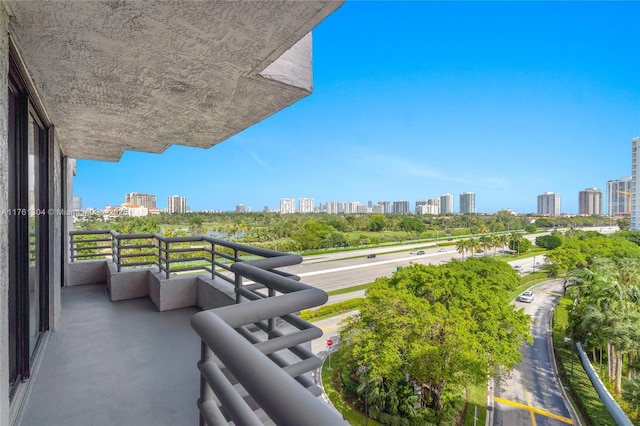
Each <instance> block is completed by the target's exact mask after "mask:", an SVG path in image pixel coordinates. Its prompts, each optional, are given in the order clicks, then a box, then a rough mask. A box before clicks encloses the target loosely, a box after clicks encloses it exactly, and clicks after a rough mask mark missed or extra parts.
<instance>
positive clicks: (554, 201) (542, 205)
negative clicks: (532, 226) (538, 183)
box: [538, 192, 560, 216]
mask: <svg viewBox="0 0 640 426" xmlns="http://www.w3.org/2000/svg"><path fill="white" fill-rule="evenodd" d="M538 214H544V215H548V216H560V194H554V193H553V192H545V193H544V194H542V195H538Z"/></svg>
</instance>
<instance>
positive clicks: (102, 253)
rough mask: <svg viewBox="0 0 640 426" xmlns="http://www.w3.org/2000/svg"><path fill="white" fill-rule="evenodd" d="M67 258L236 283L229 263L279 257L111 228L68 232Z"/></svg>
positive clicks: (207, 240) (198, 239)
mask: <svg viewBox="0 0 640 426" xmlns="http://www.w3.org/2000/svg"><path fill="white" fill-rule="evenodd" d="M69 235H70V246H69V247H70V260H71V262H76V261H82V260H100V259H102V260H105V259H110V260H111V261H112V262H113V263H114V264H115V265H116V267H117V270H118V272H120V271H122V270H123V268H135V267H157V268H158V272H163V273H164V274H165V277H166V278H170V277H171V275H172V274H174V273H176V272H189V271H206V272H208V273H210V274H211V278H216V277H219V278H221V279H223V280H225V281H228V282H230V283H232V284H235V279H234V277H233V275H234V274H233V273H232V272H231V269H230V267H231V265H232V264H234V263H235V262H238V261H246V260H252V259H256V258H270V257H281V256H283V254H284V253H282V252H278V251H275V250H268V249H262V248H258V247H252V246H247V245H243V244H238V243H234V242H231V241H226V240H221V239H218V238H212V237H207V236H193V237H165V236H164V235H159V234H121V233H118V232H116V231H112V230H94V231H71V232H69Z"/></svg>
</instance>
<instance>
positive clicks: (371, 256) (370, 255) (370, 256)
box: [367, 253, 376, 259]
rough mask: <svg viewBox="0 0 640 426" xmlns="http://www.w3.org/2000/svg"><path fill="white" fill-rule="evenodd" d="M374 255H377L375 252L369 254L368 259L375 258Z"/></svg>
mask: <svg viewBox="0 0 640 426" xmlns="http://www.w3.org/2000/svg"><path fill="white" fill-rule="evenodd" d="M374 257H376V254H375V253H371V254H368V255H367V259H373V258H374Z"/></svg>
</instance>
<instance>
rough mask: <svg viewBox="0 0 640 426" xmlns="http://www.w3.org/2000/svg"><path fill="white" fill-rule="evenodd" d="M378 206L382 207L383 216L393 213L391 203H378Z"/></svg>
mask: <svg viewBox="0 0 640 426" xmlns="http://www.w3.org/2000/svg"><path fill="white" fill-rule="evenodd" d="M378 204H379V205H381V206H382V213H383V214H389V213H393V211H392V210H391V203H390V202H389V201H378Z"/></svg>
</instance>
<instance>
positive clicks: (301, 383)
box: [19, 231, 345, 425]
mask: <svg viewBox="0 0 640 426" xmlns="http://www.w3.org/2000/svg"><path fill="white" fill-rule="evenodd" d="M70 248H71V256H70V258H71V260H72V262H71V263H70V264H69V284H71V285H68V286H67V287H64V288H63V289H62V317H61V321H60V324H59V327H58V331H56V332H53V333H49V335H48V336H47V337H46V338H45V340H44V342H43V343H44V344H45V345H46V346H45V348H44V351H42V359H41V360H38V361H37V365H38V367H37V370H36V373H35V375H34V377H33V378H32V381H31V385H30V386H31V388H30V390H29V397H28V399H27V401H26V402H25V404H24V407H23V410H22V414H21V417H20V419H19V421H20V423H21V424H24V425H86V424H94V425H102V424H118V425H134V424H135V425H146V424H149V425H182V424H195V423H196V422H198V419H200V420H199V421H200V424H211V425H213V424H215V425H218V424H238V425H247V424H251V425H253V424H296V425H304V424H323V425H324V424H331V425H337V424H345V423H344V422H343V420H342V419H341V416H340V415H339V414H337V413H336V412H335V410H334V409H333V408H332V407H330V406H328V405H326V404H325V403H324V402H322V401H321V400H320V399H319V398H317V396H318V395H320V394H321V393H322V390H321V389H320V388H319V387H318V386H317V385H316V384H315V383H314V382H313V380H311V378H310V372H311V371H313V370H315V369H316V368H318V367H319V366H320V365H321V360H320V359H319V358H317V357H316V356H315V355H314V354H313V353H311V351H310V350H309V347H310V346H309V342H310V341H311V340H312V339H315V338H318V337H320V336H321V335H322V332H321V331H320V330H319V329H318V328H316V327H314V326H312V325H311V324H309V323H307V322H305V321H302V320H301V319H300V318H298V317H297V316H296V315H295V313H296V312H298V311H300V310H302V309H307V308H310V307H314V306H318V305H321V304H323V303H324V302H325V301H326V299H327V296H326V294H325V293H324V292H322V291H321V290H318V289H315V288H313V287H311V286H308V285H306V284H304V283H301V282H299V281H298V280H297V277H295V276H291V275H289V274H286V273H283V272H280V271H278V268H282V267H284V266H289V265H293V264H297V263H300V262H301V260H302V259H301V258H300V257H299V256H296V255H292V254H287V253H280V252H276V251H272V250H264V249H260V248H256V247H249V246H244V245H241V244H236V243H231V242H228V241H224V240H218V239H214V238H208V237H186V238H165V237H163V236H160V235H155V234H141V235H121V234H118V233H116V232H113V231H98V232H71V242H70ZM203 309H204V310H203ZM305 389H306V390H305ZM310 419H313V420H310Z"/></svg>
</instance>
